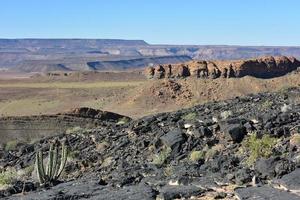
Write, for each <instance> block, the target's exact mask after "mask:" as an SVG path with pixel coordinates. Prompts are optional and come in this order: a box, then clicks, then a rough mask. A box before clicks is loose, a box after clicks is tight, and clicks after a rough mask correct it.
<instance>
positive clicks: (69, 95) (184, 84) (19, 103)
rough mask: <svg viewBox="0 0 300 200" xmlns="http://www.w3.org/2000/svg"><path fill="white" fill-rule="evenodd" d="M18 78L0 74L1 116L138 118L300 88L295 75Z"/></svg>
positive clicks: (97, 75) (111, 75) (101, 74)
mask: <svg viewBox="0 0 300 200" xmlns="http://www.w3.org/2000/svg"><path fill="white" fill-rule="evenodd" d="M24 76H26V75H24ZM8 77H10V78H8ZM17 77H20V76H19V75H17V74H10V75H3V73H2V75H0V116H25V115H39V114H55V113H59V112H64V111H68V110H70V109H73V108H76V107H92V108H95V109H102V110H108V111H113V112H117V113H120V114H124V115H127V116H130V117H133V118H138V117H141V116H145V115H149V114H155V113H159V112H167V111H173V110H177V109H180V108H185V107H190V106H193V105H196V104H201V103H205V102H209V101H215V100H223V99H228V98H234V97H236V96H241V95H246V94H249V93H257V92H264V91H276V90H284V89H285V88H288V87H295V86H297V87H298V86H300V74H299V73H298V74H297V73H292V74H289V75H286V76H283V77H278V78H273V79H257V78H253V77H244V78H232V79H215V80H210V79H206V80H203V79H193V78H189V79H181V80H177V81H175V82H172V83H170V82H169V81H167V80H146V79H145V78H144V77H143V76H142V75H141V74H136V73H125V72H122V73H88V74H85V75H84V74H73V75H72V76H68V77H64V76H62V77H61V76H58V77H57V76H54V77H49V76H36V75H34V76H33V77H31V78H30V76H29V77H26V78H17Z"/></svg>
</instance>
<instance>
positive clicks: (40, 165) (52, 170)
mask: <svg viewBox="0 0 300 200" xmlns="http://www.w3.org/2000/svg"><path fill="white" fill-rule="evenodd" d="M58 154H59V153H58V143H55V144H51V145H50V149H49V159H48V163H47V168H46V169H45V167H44V162H43V152H42V151H41V150H38V152H37V153H36V169H37V177H38V179H39V182H40V184H41V185H46V184H53V183H55V182H57V180H58V178H59V177H60V175H61V173H62V172H63V170H64V168H65V165H66V162H67V147H66V146H65V144H64V143H62V147H61V156H60V159H59V155H58Z"/></svg>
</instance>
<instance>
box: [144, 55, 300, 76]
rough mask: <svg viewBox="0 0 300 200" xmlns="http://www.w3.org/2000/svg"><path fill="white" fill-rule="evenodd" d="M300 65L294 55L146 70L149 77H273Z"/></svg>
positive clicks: (176, 65)
mask: <svg viewBox="0 0 300 200" xmlns="http://www.w3.org/2000/svg"><path fill="white" fill-rule="evenodd" d="M298 67H300V61H298V60H297V59H296V58H294V57H285V56H278V57H272V56H268V57H262V58H257V59H249V60H236V61H205V60H202V61H190V62H186V63H182V64H173V65H171V64H167V65H158V66H156V67H149V68H147V69H146V71H145V75H146V76H147V77H148V78H156V79H162V78H185V77H197V78H212V79H215V78H220V77H223V78H232V77H243V76H254V77H257V78H272V77H277V76H282V75H284V74H286V73H289V72H291V71H293V70H296V69H297V68H298Z"/></svg>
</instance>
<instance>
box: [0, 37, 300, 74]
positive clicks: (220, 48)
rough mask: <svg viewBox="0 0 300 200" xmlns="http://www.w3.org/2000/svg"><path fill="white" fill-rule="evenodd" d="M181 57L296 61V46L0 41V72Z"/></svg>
mask: <svg viewBox="0 0 300 200" xmlns="http://www.w3.org/2000/svg"><path fill="white" fill-rule="evenodd" d="M183 56H187V57H189V58H191V59H195V60H238V59H250V58H257V57H261V56H293V57H295V58H297V59H300V47H280V46H274V47H272V46H230V45H228V46H227V45H152V44H148V43H147V42H145V41H144V40H121V39H0V69H1V68H2V69H3V68H4V69H9V70H14V71H29V72H31V70H33V71H51V70H75V71H77V70H110V69H113V70H118V69H129V68H136V67H138V68H140V67H146V66H148V65H149V63H152V62H151V61H149V60H151V59H153V60H155V62H153V63H154V64H165V63H174V64H175V63H176V60H178V62H179V63H180V62H182V61H188V60H182V58H183ZM187 57H185V58H187ZM170 58H172V59H171V60H170ZM158 60H160V61H163V60H164V61H163V62H161V63H160V62H159V61H158ZM165 60H168V62H165ZM87 63H88V64H87ZM110 66H111V67H110Z"/></svg>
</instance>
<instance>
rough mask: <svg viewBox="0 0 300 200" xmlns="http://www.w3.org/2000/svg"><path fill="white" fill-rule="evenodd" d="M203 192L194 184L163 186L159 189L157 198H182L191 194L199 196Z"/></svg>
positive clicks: (170, 199) (171, 199) (168, 199)
mask: <svg viewBox="0 0 300 200" xmlns="http://www.w3.org/2000/svg"><path fill="white" fill-rule="evenodd" d="M204 192H205V190H204V189H202V188H199V187H196V186H164V187H162V188H161V189H159V193H160V194H159V195H158V198H160V199H164V200H173V199H183V198H189V197H191V196H199V195H201V194H203V193H204Z"/></svg>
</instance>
